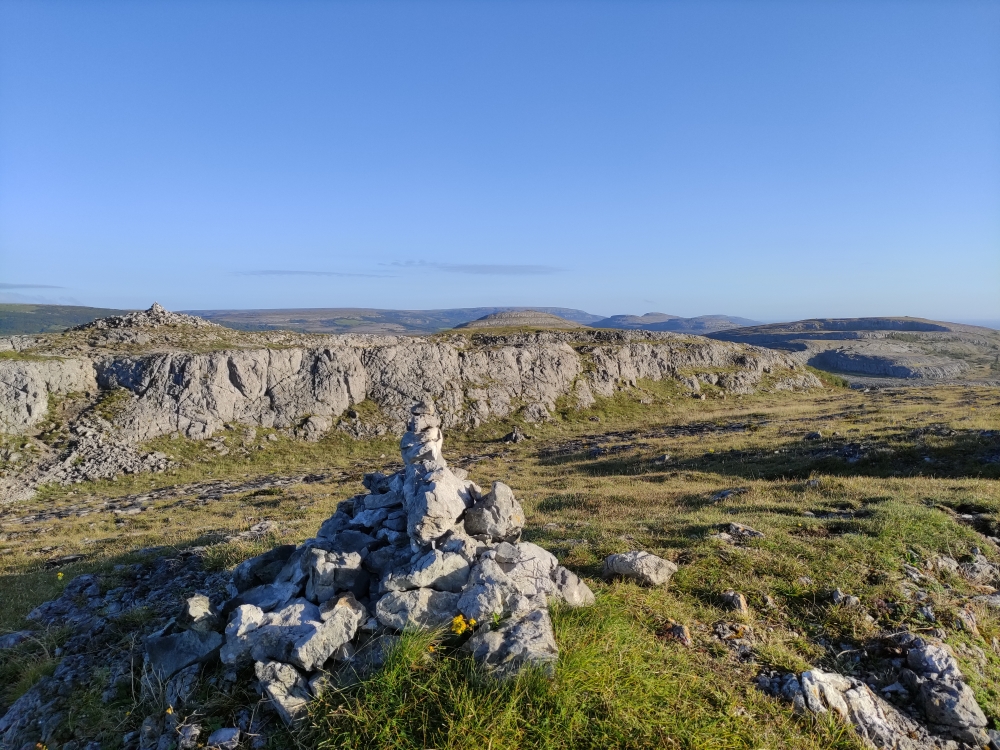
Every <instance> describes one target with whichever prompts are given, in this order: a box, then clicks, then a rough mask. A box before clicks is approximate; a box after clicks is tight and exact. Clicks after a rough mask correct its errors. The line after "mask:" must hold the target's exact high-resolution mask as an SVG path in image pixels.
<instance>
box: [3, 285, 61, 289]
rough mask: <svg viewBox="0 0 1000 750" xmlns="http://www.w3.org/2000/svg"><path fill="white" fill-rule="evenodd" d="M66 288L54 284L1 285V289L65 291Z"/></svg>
mask: <svg viewBox="0 0 1000 750" xmlns="http://www.w3.org/2000/svg"><path fill="white" fill-rule="evenodd" d="M65 288H66V287H64V286H52V284H0V289H65Z"/></svg>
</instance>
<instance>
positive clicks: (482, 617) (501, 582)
mask: <svg viewBox="0 0 1000 750" xmlns="http://www.w3.org/2000/svg"><path fill="white" fill-rule="evenodd" d="M528 607H529V604H528V600H527V599H526V598H525V597H524V596H523V595H522V594H521V590H520V589H519V588H518V586H517V584H516V583H514V581H513V580H511V579H510V577H508V575H507V574H506V573H504V571H503V569H502V568H501V567H500V565H499V563H497V561H496V560H493V559H492V558H489V557H485V558H483V559H482V560H480V561H479V562H478V563H477V564H476V566H475V567H474V568H473V569H472V573H471V575H470V576H469V585H468V586H467V587H466V588H465V590H464V591H463V592H462V596H461V598H460V599H459V600H458V610H459V611H460V612H461V613H462V614H463V615H465V616H466V617H468V618H470V619H473V620H476V621H477V622H481V623H487V622H490V620H492V618H493V617H494V616H498V617H506V616H508V615H512V614H524V613H525V612H526V611H527V610H528Z"/></svg>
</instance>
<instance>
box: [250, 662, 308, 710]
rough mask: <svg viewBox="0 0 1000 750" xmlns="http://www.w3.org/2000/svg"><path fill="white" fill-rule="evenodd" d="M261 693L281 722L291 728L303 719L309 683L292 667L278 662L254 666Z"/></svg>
mask: <svg viewBox="0 0 1000 750" xmlns="http://www.w3.org/2000/svg"><path fill="white" fill-rule="evenodd" d="M254 671H255V673H256V675H257V680H258V682H259V683H260V688H261V691H262V692H263V693H264V695H266V696H267V697H268V698H269V699H270V700H271V705H272V706H274V710H275V711H277V712H278V715H279V716H280V717H281V720H282V721H284V722H285V724H287V725H289V726H291V725H292V724H294V723H295V722H297V721H298V720H299V719H302V718H304V717H305V715H306V713H307V710H308V704H309V698H310V695H309V683H308V682H306V680H305V678H304V677H303V676H302V674H301V673H300V672H299V671H298V670H297V669H296V668H295V667H293V666H291V665H289V664H283V663H281V662H278V661H266V662H257V663H256V664H255V665H254Z"/></svg>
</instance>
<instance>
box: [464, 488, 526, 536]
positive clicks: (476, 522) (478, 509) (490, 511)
mask: <svg viewBox="0 0 1000 750" xmlns="http://www.w3.org/2000/svg"><path fill="white" fill-rule="evenodd" d="M524 524H525V518H524V511H523V510H522V508H521V504H520V503H519V502H518V501H517V498H515V497H514V491H513V490H512V489H511V488H510V487H508V486H507V485H506V484H504V483H503V482H494V483H493V489H491V490H490V491H489V492H488V493H487V494H486V495H485V496H484V497H483V498H482V499H481V500H479V501H477V502H476V504H475V505H473V506H472V507H471V508H470V509H469V510H468V511H466V513H465V530H466V531H467V532H468V533H469V534H472V535H473V536H488V537H490V538H492V539H494V540H496V541H507V542H516V541H517V540H518V539H519V538H520V536H521V531H522V530H523V529H524Z"/></svg>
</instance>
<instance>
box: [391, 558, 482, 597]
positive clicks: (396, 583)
mask: <svg viewBox="0 0 1000 750" xmlns="http://www.w3.org/2000/svg"><path fill="white" fill-rule="evenodd" d="M468 580H469V561H468V560H466V559H465V558H464V557H463V556H462V555H459V554H457V553H454V552H442V551H441V550H437V549H434V550H431V551H430V552H428V553H427V554H425V555H423V556H422V557H419V558H418V559H417V560H416V561H415V562H414V563H413V564H412V565H410V566H408V567H406V568H404V569H402V570H400V571H398V572H395V573H390V574H389V575H388V576H387V577H386V579H385V580H384V581H383V583H382V588H383V589H384V590H385V591H407V590H409V589H419V588H431V589H436V590H438V591H451V592H453V593H457V592H459V591H461V590H462V588H463V587H464V586H465V584H466V583H467V582H468Z"/></svg>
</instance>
